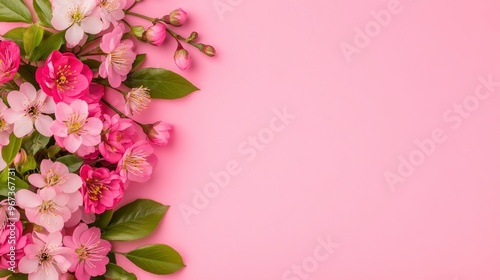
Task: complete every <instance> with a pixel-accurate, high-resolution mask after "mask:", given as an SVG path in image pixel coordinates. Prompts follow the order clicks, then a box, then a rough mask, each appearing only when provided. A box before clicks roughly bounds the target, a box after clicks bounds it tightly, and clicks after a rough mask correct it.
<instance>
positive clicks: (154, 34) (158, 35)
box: [142, 23, 167, 46]
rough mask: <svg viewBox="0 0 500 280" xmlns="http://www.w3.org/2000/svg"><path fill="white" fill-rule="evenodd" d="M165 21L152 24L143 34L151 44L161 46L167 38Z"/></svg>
mask: <svg viewBox="0 0 500 280" xmlns="http://www.w3.org/2000/svg"><path fill="white" fill-rule="evenodd" d="M165 28H166V27H165V25H164V24H163V23H157V24H155V25H153V26H150V27H149V28H148V29H147V30H146V32H144V34H143V35H142V38H143V40H144V41H146V42H148V43H150V44H151V45H155V46H160V45H161V44H163V42H164V41H165V39H166V38H167V30H166V29H165Z"/></svg>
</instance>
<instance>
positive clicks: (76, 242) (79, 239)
mask: <svg viewBox="0 0 500 280" xmlns="http://www.w3.org/2000/svg"><path fill="white" fill-rule="evenodd" d="M64 245H65V246H66V247H67V248H71V249H72V250H73V251H74V252H75V254H76V261H73V264H72V265H71V267H70V268H69V271H71V272H75V276H76V278H77V279H79V280H89V279H90V277H94V276H99V275H103V274H104V273H106V265H107V264H108V263H109V258H108V257H107V256H106V255H107V254H108V253H109V251H111V243H109V242H108V241H107V240H104V239H101V231H100V230H99V228H97V227H91V228H89V227H88V226H87V225H86V224H83V223H82V224H80V225H78V226H77V227H76V228H75V231H74V232H73V235H72V236H65V237H64Z"/></svg>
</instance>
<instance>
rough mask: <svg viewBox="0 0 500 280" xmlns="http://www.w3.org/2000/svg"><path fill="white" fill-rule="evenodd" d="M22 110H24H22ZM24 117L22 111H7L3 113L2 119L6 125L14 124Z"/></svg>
mask: <svg viewBox="0 0 500 280" xmlns="http://www.w3.org/2000/svg"><path fill="white" fill-rule="evenodd" d="M22 110H24V109H22ZM22 116H24V112H23V111H14V110H13V109H8V110H7V111H5V113H4V115H3V117H4V119H5V120H6V121H7V122H8V123H11V124H12V123H15V122H16V121H17V120H18V119H20V118H21V117H22Z"/></svg>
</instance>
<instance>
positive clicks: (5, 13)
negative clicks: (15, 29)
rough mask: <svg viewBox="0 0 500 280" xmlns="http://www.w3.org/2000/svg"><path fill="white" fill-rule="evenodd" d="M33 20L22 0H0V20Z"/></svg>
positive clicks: (28, 21) (27, 21) (29, 21)
mask: <svg viewBox="0 0 500 280" xmlns="http://www.w3.org/2000/svg"><path fill="white" fill-rule="evenodd" d="M2 21H3V22H26V23H31V22H32V21H33V19H32V17H31V13H30V10H29V9H28V7H26V5H25V4H24V3H23V1H22V0H0V22H2Z"/></svg>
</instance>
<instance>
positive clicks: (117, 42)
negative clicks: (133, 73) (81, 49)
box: [99, 25, 136, 88]
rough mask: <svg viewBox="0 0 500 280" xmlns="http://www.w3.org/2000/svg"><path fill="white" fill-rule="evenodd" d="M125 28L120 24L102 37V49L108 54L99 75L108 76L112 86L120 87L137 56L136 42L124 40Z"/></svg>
mask: <svg viewBox="0 0 500 280" xmlns="http://www.w3.org/2000/svg"><path fill="white" fill-rule="evenodd" d="M122 37H123V30H122V27H121V26H120V25H119V26H117V27H115V29H114V30H113V31H112V32H111V33H108V34H105V35H104V36H103V37H102V43H101V45H100V47H101V50H102V51H103V52H104V53H106V54H107V56H106V57H105V58H104V61H103V62H102V64H101V66H100V67H99V75H100V76H101V77H103V78H108V81H109V84H110V85H111V86H112V87H115V88H116V87H119V86H120V85H121V83H122V81H124V80H125V78H126V77H127V75H128V73H129V72H130V70H132V63H133V62H134V60H135V58H136V54H135V52H134V51H133V50H132V49H133V48H134V43H133V42H132V41H131V40H128V39H127V40H123V41H121V39H122Z"/></svg>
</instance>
